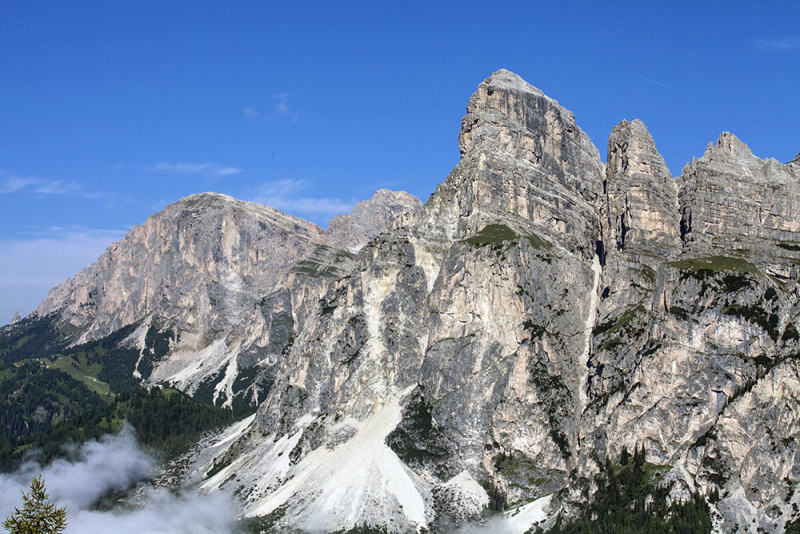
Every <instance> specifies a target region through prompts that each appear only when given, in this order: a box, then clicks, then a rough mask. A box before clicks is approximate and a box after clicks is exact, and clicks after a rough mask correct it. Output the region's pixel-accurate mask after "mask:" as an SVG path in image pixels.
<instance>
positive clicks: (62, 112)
mask: <svg viewBox="0 0 800 534" xmlns="http://www.w3.org/2000/svg"><path fill="white" fill-rule="evenodd" d="M656 4H657V5H656ZM499 68H507V69H510V70H512V71H514V72H516V73H518V74H519V75H521V76H522V77H523V78H525V79H526V80H527V81H529V82H530V83H532V84H533V85H535V86H537V87H539V88H540V89H542V90H543V91H545V92H546V93H547V94H548V95H550V96H551V97H553V98H555V99H557V100H559V101H560V102H561V104H562V105H564V106H565V107H567V108H569V109H571V110H572V111H573V112H574V113H575V115H576V118H577V121H578V124H579V125H580V126H581V128H583V129H584V130H585V131H586V132H587V133H588V134H589V136H590V137H591V138H592V139H593V141H594V143H595V144H596V145H597V147H598V148H599V149H600V151H601V153H602V154H603V156H605V146H606V140H607V137H608V134H609V132H610V131H611V128H612V127H613V126H614V125H615V124H616V123H618V122H619V121H620V120H623V119H629V120H631V119H634V118H640V119H642V120H643V121H644V122H645V124H647V126H648V127H649V129H650V132H651V133H652V134H653V136H654V138H655V140H656V143H657V145H658V148H659V150H660V152H661V153H662V155H663V156H664V157H665V159H666V161H667V163H668V165H669V166H670V168H671V170H672V172H673V174H675V175H678V174H680V171H681V168H682V167H683V165H684V164H685V163H686V162H688V161H689V160H690V159H691V158H692V156H697V157H699V156H700V155H702V153H703V151H704V149H705V146H706V145H707V144H708V143H709V142H711V141H714V140H716V138H717V137H718V135H719V134H720V133H721V132H722V131H731V132H733V133H734V134H736V135H737V136H738V137H740V138H741V139H742V140H743V141H744V142H746V143H747V144H748V145H749V146H750V147H751V148H752V149H753V151H754V152H755V154H756V155H758V156H760V157H774V158H777V159H778V160H781V161H788V160H790V159H792V158H793V157H794V156H795V154H797V153H798V152H800V135H798V133H800V128H798V123H800V102H798V100H797V90H798V89H797V88H798V87H800V2H795V1H786V2H768V1H767V2H758V3H756V2H669V3H667V2H663V3H662V2H619V3H615V2H568V1H564V2H503V3H489V2H485V1H484V2H444V1H443V2H431V3H428V2H357V1H353V2H303V1H299V2H281V3H278V2H201V1H191V2H188V1H187V2H161V1H158V2H156V1H137V2H125V3H123V2H80V1H76V2H55V1H53V2H30V1H27V0H25V1H5V0H0V102H2V104H0V171H1V172H0V223H1V224H0V324H4V323H6V322H7V321H8V320H10V318H11V316H12V314H13V312H14V310H19V311H20V312H21V313H22V314H23V315H24V314H26V313H29V312H30V311H32V310H33V309H34V308H35V306H36V304H37V303H38V301H40V300H41V299H42V298H43V297H44V295H45V294H46V292H47V289H48V288H49V287H52V286H53V285H55V284H56V283H58V282H59V281H62V280H63V279H65V278H67V277H69V276H71V275H73V274H75V273H76V272H77V271H78V270H79V269H80V268H82V267H84V266H85V265H87V264H89V263H91V262H92V261H94V259H95V258H96V257H97V256H98V255H99V254H100V252H102V250H103V249H104V248H105V247H106V246H107V245H108V244H110V243H111V242H112V241H114V240H116V239H119V238H120V237H121V236H122V235H124V233H125V231H126V230H127V229H128V228H130V227H131V226H133V225H135V224H139V223H141V222H142V221H144V219H145V218H146V217H147V216H148V215H149V214H151V213H153V212H155V211H158V210H159V209H161V208H162V207H163V206H165V205H166V204H168V203H170V202H173V201H175V200H177V199H178V198H180V197H182V196H185V195H189V194H192V193H196V192H201V191H218V192H222V193H227V194H230V195H232V196H235V197H237V198H241V199H245V200H256V201H262V202H264V203H268V204H271V205H273V206H274V207H277V208H279V209H282V210H284V211H287V212H289V213H292V214H295V215H298V216H301V217H303V218H306V219H309V220H312V221H314V222H317V223H318V224H321V225H323V226H324V225H325V222H326V221H327V220H328V219H330V218H331V217H332V216H333V215H334V214H335V213H339V212H342V211H346V210H348V209H349V208H350V206H352V204H353V203H355V202H356V201H358V200H363V199H365V198H369V197H370V196H371V194H372V193H373V192H374V190H376V189H378V188H381V187H388V188H391V189H402V190H406V191H408V192H410V193H413V194H415V195H417V196H419V197H420V198H421V199H423V200H425V199H426V198H427V197H428V196H429V195H430V193H432V192H433V190H434V188H435V187H436V185H437V184H438V183H439V182H441V181H443V180H444V178H445V177H446V175H447V173H448V172H449V171H450V170H451V169H452V168H453V167H454V166H455V164H456V163H457V161H458V142H457V135H458V130H459V127H460V120H461V117H462V116H463V114H464V109H465V106H466V104H467V100H468V99H469V96H470V95H471V94H472V92H473V91H474V90H475V88H476V87H477V85H478V84H479V83H480V82H481V81H482V80H483V79H484V78H486V77H487V76H489V75H490V74H491V73H492V72H493V71H495V70H497V69H499Z"/></svg>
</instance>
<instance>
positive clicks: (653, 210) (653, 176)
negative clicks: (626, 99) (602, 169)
mask: <svg viewBox="0 0 800 534" xmlns="http://www.w3.org/2000/svg"><path fill="white" fill-rule="evenodd" d="M606 176H607V178H606V194H607V209H608V230H607V232H606V236H605V238H606V239H607V240H608V242H609V243H610V244H611V247H610V249H613V250H618V251H622V250H628V251H637V250H641V251H643V252H651V253H654V254H657V255H660V256H663V255H669V254H670V253H672V252H675V251H676V250H677V249H678V248H679V247H680V246H681V241H680V238H681V236H680V226H679V224H678V221H679V220H680V217H679V214H678V191H677V187H676V186H675V182H674V180H673V179H672V175H671V174H670V172H669V169H668V168H667V164H666V163H664V159H663V158H662V157H661V155H660V154H659V153H658V151H657V150H656V144H655V142H654V141H653V138H652V137H651V136H650V133H649V132H648V131H647V127H645V125H644V124H643V123H642V121H639V120H635V121H633V122H628V121H623V122H621V123H620V124H618V125H617V126H615V127H614V129H613V130H612V131H611V135H610V136H609V138H608V163H607V167H606Z"/></svg>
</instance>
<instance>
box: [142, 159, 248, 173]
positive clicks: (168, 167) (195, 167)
mask: <svg viewBox="0 0 800 534" xmlns="http://www.w3.org/2000/svg"><path fill="white" fill-rule="evenodd" d="M149 170H150V171H153V172H169V173H173V174H213V175H216V176H230V175H233V174H239V173H242V172H244V170H243V169H239V168H238V167H221V166H219V165H217V164H216V163H169V162H167V161H161V162H158V163H156V164H154V165H151V166H150V167H149Z"/></svg>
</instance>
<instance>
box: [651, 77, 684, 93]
mask: <svg viewBox="0 0 800 534" xmlns="http://www.w3.org/2000/svg"><path fill="white" fill-rule="evenodd" d="M643 79H644V81H646V82H649V83H652V84H655V85H658V86H661V87H664V88H666V89H669V90H671V91H677V90H678V89H676V88H675V87H672V86H671V85H667V84H665V83H661V82H657V81H655V80H651V79H650V78H643Z"/></svg>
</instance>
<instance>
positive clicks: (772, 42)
mask: <svg viewBox="0 0 800 534" xmlns="http://www.w3.org/2000/svg"><path fill="white" fill-rule="evenodd" d="M753 46H754V47H755V48H757V49H758V50H761V51H763V52H778V51H781V50H794V49H797V48H800V35H795V36H794V37H771V38H768V39H758V40H755V41H753Z"/></svg>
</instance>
